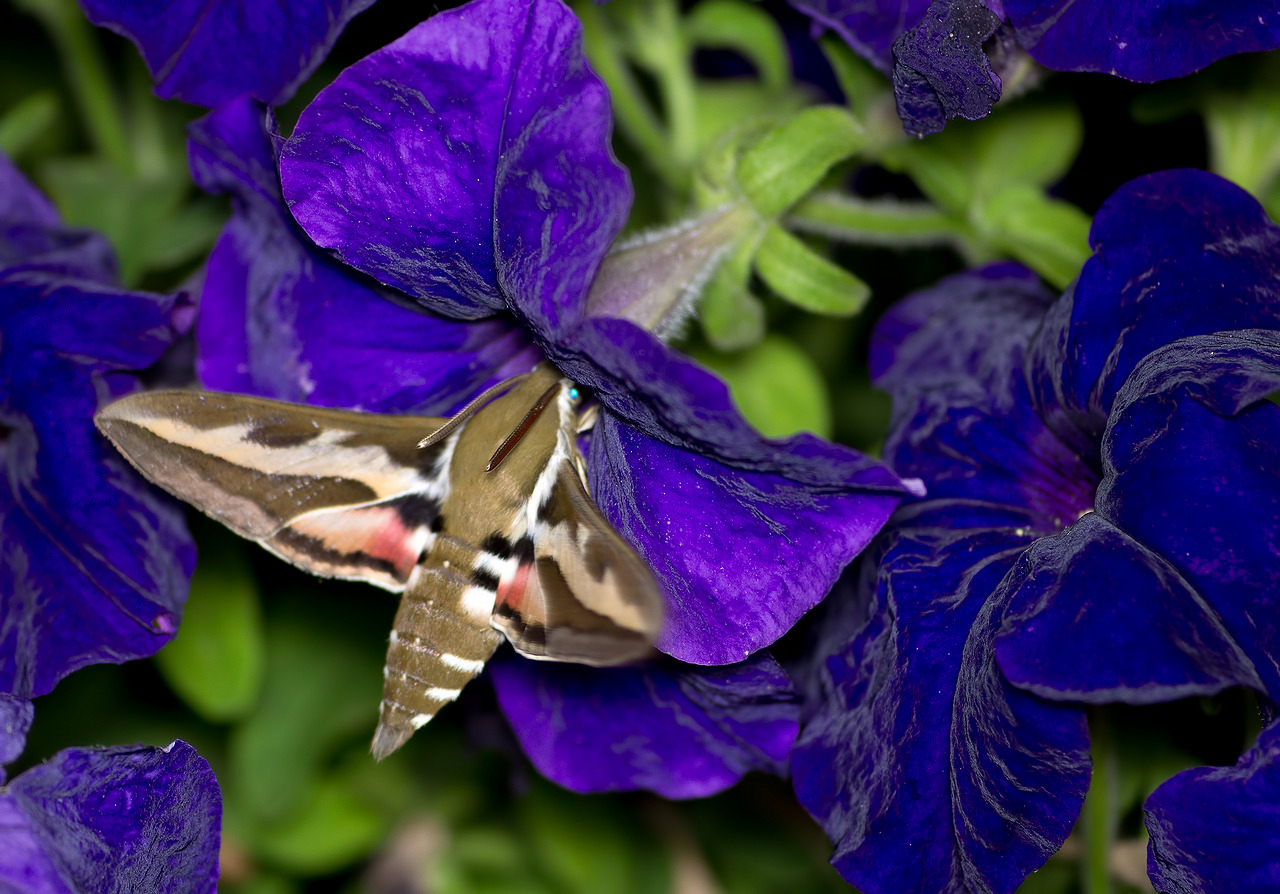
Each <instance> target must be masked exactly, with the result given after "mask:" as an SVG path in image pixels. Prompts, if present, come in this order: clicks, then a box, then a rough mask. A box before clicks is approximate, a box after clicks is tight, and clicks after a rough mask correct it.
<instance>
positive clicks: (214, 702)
mask: <svg viewBox="0 0 1280 894" xmlns="http://www.w3.org/2000/svg"><path fill="white" fill-rule="evenodd" d="M200 546H201V548H200V561H199V564H198V565H197V566H196V573H195V576H194V577H193V578H192V580H191V595H190V596H189V597H188V598H187V607H186V610H185V612H184V614H183V619H182V626H181V627H180V628H179V630H178V635H177V636H176V637H174V639H173V641H172V642H171V643H169V645H167V646H165V648H164V649H162V650H161V651H160V653H159V654H158V655H156V657H155V662H156V665H157V667H158V668H159V669H160V673H161V674H162V675H163V676H164V678H165V682H166V683H168V684H169V686H170V688H171V689H173V691H174V692H176V693H177V694H178V696H179V697H180V698H182V700H183V701H185V702H186V703H187V704H188V705H190V706H191V708H192V710H194V711H195V712H196V713H197V714H199V715H200V716H201V717H203V718H205V719H206V720H210V721H213V722H215V723H225V722H227V721H231V720H236V719H238V718H240V717H243V716H244V715H246V714H247V713H248V712H249V711H250V710H251V709H252V708H253V706H254V703H255V702H256V701H257V698H258V693H259V691H260V689H261V686H262V662H263V649H264V643H263V632H262V613H261V608H260V606H259V603H258V585H257V581H256V580H255V579H254V577H253V572H252V571H251V569H250V568H249V563H248V561H247V560H246V559H245V557H244V552H243V548H242V546H241V544H240V543H239V542H237V541H234V540H233V538H231V537H230V535H227V534H223V533H222V532H220V531H219V532H213V533H212V534H211V535H210V536H208V537H205V538H202V539H201V544H200Z"/></svg>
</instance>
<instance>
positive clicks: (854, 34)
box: [791, 0, 930, 74]
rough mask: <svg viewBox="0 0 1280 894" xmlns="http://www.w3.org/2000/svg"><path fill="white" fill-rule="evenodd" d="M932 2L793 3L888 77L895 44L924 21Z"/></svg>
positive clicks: (854, 0)
mask: <svg viewBox="0 0 1280 894" xmlns="http://www.w3.org/2000/svg"><path fill="white" fill-rule="evenodd" d="M929 2H930V0H791V5H792V6H794V7H795V8H796V9H798V10H800V11H801V12H803V13H804V14H805V15H807V16H809V17H810V18H811V19H813V21H814V22H815V23H816V24H818V25H822V26H824V27H826V28H830V29H831V30H832V31H834V32H835V33H836V34H838V35H840V37H841V38H843V39H844V41H845V43H847V44H849V46H851V47H853V49H854V52H856V53H857V54H858V55H859V56H861V57H862V58H863V59H866V60H867V61H868V62H870V63H871V64H872V65H874V66H875V67H876V68H878V69H880V70H881V71H882V72H884V73H885V74H889V73H890V71H891V70H892V68H893V54H892V48H893V42H894V41H895V40H896V39H897V38H898V35H899V34H901V33H902V32H904V31H906V30H908V29H910V28H914V27H916V25H918V24H919V23H920V20H921V19H923V18H924V13H925V10H927V9H928V8H929Z"/></svg>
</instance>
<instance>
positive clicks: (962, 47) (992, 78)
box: [791, 0, 1280, 136]
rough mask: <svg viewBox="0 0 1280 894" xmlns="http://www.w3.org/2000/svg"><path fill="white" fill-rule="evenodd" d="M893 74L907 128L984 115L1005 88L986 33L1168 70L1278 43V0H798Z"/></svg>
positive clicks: (1132, 72) (1050, 63)
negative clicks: (1227, 0) (987, 52)
mask: <svg viewBox="0 0 1280 894" xmlns="http://www.w3.org/2000/svg"><path fill="white" fill-rule="evenodd" d="M791 2H792V5H793V6H795V7H797V8H798V9H800V10H801V11H803V12H805V13H807V14H808V15H810V16H811V17H812V18H813V19H814V21H815V22H816V23H817V24H820V25H823V26H825V27H828V28H831V29H832V30H834V31H835V32H836V33H837V34H839V35H840V36H841V37H842V38H844V40H845V41H846V42H847V43H848V44H849V45H850V46H851V47H853V49H854V50H856V51H857V52H858V54H859V55H861V56H862V57H863V58H865V59H867V60H868V61H870V62H871V63H872V64H874V65H875V66H876V67H877V68H879V69H880V70H881V71H884V72H885V73H886V74H889V73H892V75H893V81H894V90H895V93H896V94H897V98H898V113H899V115H900V116H901V118H902V120H903V125H904V127H905V128H906V130H907V132H908V133H911V134H915V135H917V136H919V135H922V134H926V133H933V132H935V131H938V130H941V129H942V126H943V125H944V124H946V122H947V120H949V119H951V118H955V117H957V116H960V117H964V118H969V119H974V118H981V117H983V116H984V115H986V114H987V112H989V111H990V110H991V106H992V105H993V104H994V103H995V101H996V100H997V99H999V97H1000V86H1001V85H1000V78H999V77H998V73H996V72H992V70H991V66H990V65H989V64H988V62H987V59H986V57H985V56H984V55H983V52H982V48H983V42H984V41H986V40H988V39H989V38H991V37H992V35H993V34H994V33H995V29H996V27H997V26H998V25H1000V23H1001V21H1003V22H1004V23H1005V26H1004V30H1003V31H1002V32H1001V33H1002V34H1004V33H1006V32H1007V34H1008V37H1009V38H1011V39H1012V40H1015V41H1016V42H1017V44H1018V45H1019V46H1021V47H1022V49H1023V50H1025V51H1026V52H1027V53H1029V54H1030V55H1031V58H1033V59H1035V61H1037V62H1039V63H1040V64H1041V65H1043V66H1045V67H1046V68H1052V69H1055V70H1057V71H1093V72H1103V73H1106V74H1113V75H1116V76H1118V77H1121V78H1125V79H1127V80H1130V81H1143V82H1151V81H1162V80H1166V79H1168V78H1178V77H1182V76H1183V75H1188V74H1190V73H1191V72H1193V71H1198V70H1199V69H1201V68H1204V67H1205V66H1206V65H1208V64H1210V63H1211V62H1215V61H1216V60H1218V59H1221V58H1223V57H1224V56H1230V55H1233V54H1235V53H1251V52H1257V51H1260V50H1272V49H1275V48H1276V47H1280V9H1277V7H1276V5H1275V3H1273V2H1271V0H1265V2H1264V0H1249V2H1235V3H1222V2H1219V0H1186V2H1180V3H1168V2H1165V0H933V2H932V3H927V2H924V0H791Z"/></svg>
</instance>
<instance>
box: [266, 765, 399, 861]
mask: <svg viewBox="0 0 1280 894" xmlns="http://www.w3.org/2000/svg"><path fill="white" fill-rule="evenodd" d="M361 759H362V760H365V761H369V760H371V759H370V758H368V757H367V756H363V755H362V756H361ZM358 780H359V774H357V775H356V776H355V778H354V779H353V778H352V777H351V775H350V774H349V773H344V774H338V775H334V776H327V777H322V778H319V779H317V780H315V782H314V783H313V784H312V786H311V787H310V788H309V789H308V797H307V798H306V799H305V802H304V803H303V804H302V805H301V809H299V810H297V811H295V812H294V813H293V814H292V815H291V816H290V817H289V818H288V819H287V820H285V821H284V822H280V823H275V824H272V825H270V826H264V827H261V828H259V829H258V830H257V831H256V833H255V834H254V836H253V842H252V844H253V847H254V850H255V851H256V853H257V854H258V855H259V856H260V857H263V858H265V859H267V860H269V861H271V862H272V863H275V864H278V865H279V866H281V867H283V868H285V869H288V870H290V871H292V872H295V873H300V874H304V875H321V874H326V873H331V872H334V871H336V870H338V869H341V868H342V867H344V866H347V865H349V864H351V863H354V862H355V861H357V860H359V859H361V858H362V857H364V856H365V855H367V854H369V853H370V852H371V851H372V850H373V849H374V848H375V847H377V845H378V844H379V843H380V842H381V841H382V840H383V838H385V837H386V835H387V834H388V833H389V832H390V831H391V826H392V823H393V822H394V821H395V816H394V815H391V814H388V813H387V811H386V810H385V809H383V806H382V805H381V804H379V803H377V802H374V801H371V800H370V799H368V798H364V797H362V796H361V790H360V786H359V785H358V784H357V782H358Z"/></svg>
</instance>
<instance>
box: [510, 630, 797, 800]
mask: <svg viewBox="0 0 1280 894" xmlns="http://www.w3.org/2000/svg"><path fill="white" fill-rule="evenodd" d="M491 673H492V675H493V684H494V689H495V690H496V691H497V694H498V704H499V705H500V706H501V707H502V710H503V712H504V713H505V714H506V715H507V718H508V719H509V720H510V721H511V726H512V728H513V729H514V730H515V733H516V737H517V738H518V739H519V740H520V746H521V747H522V748H523V749H524V751H525V753H526V754H527V755H528V756H529V759H530V760H531V761H532V762H533V765H534V766H535V767H537V769H538V772H540V773H542V774H543V775H544V776H546V777H547V778H548V779H551V780H553V781H555V782H557V783H559V784H560V785H563V786H564V787H565V788H568V789H572V790H573V791H578V792H604V791H625V790H631V789H646V790H648V791H652V792H656V793H657V794H660V795H663V796H664V797H667V798H697V797H702V796H705V795H712V794H715V793H716V792H719V791H722V790H723V789H726V788H728V787H729V786H731V785H733V784H734V783H735V782H737V781H738V780H739V779H741V778H742V776H743V775H744V774H746V773H747V772H749V771H751V770H762V771H765V772H770V773H782V772H784V770H785V767H786V759H787V754H788V752H789V751H790V748H791V745H792V743H793V742H794V741H795V737H796V730H797V728H798V727H799V720H800V706H799V700H798V699H797V698H796V696H795V693H794V692H793V691H792V689H791V684H790V682H789V681H788V680H787V676H786V674H785V673H783V671H782V668H781V667H779V666H778V664H777V663H776V662H775V661H774V660H773V659H772V658H770V657H769V656H768V655H767V654H764V653H761V654H758V655H755V656H753V657H752V658H751V659H750V660H748V661H746V662H743V663H742V664H736V665H731V666H729V667H716V668H694V667H689V666H687V665H680V664H676V663H675V662H671V661H661V662H659V661H654V662H649V663H646V664H642V665H639V666H636V667H617V668H587V667H582V666H579V665H571V664H560V663H554V662H547V661H529V660H526V659H523V658H520V657H518V656H515V655H507V656H505V657H503V658H499V659H495V660H494V662H493V663H492V664H491Z"/></svg>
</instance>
